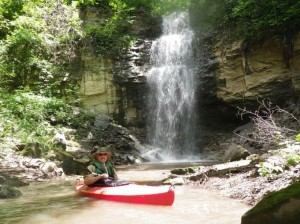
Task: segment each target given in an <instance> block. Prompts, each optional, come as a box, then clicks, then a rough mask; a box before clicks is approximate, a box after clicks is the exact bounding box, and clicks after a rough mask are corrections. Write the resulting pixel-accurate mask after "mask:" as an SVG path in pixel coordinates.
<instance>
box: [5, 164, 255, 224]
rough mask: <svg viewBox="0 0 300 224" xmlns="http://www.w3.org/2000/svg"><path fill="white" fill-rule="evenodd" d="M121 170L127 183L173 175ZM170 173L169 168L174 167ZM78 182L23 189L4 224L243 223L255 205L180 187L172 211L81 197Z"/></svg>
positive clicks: (7, 206)
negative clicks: (245, 215)
mask: <svg viewBox="0 0 300 224" xmlns="http://www.w3.org/2000/svg"><path fill="white" fill-rule="evenodd" d="M151 167H152V169H151V170H149V166H145V165H141V166H136V167H121V168H120V169H119V171H118V173H119V176H120V177H122V178H124V179H127V180H137V181H141V180H143V181H144V180H146V181H151V180H158V179H159V178H162V177H166V176H167V175H168V174H169V173H168V170H167V169H164V167H163V166H157V165H152V166H151ZM168 168H169V167H168ZM75 180H76V177H70V178H68V179H66V180H63V181H62V180H60V181H51V182H42V183H32V184H30V185H29V186H26V187H22V188H20V190H21V191H22V193H23V196H22V197H20V198H18V199H9V200H0V220H1V223H2V224H14V223H18V224H43V223H45V224H69V223H72V224H77V223H78V224H79V223H80V224H82V223H88V224H94V223H95V224H96V223H114V224H124V223H130V224H152V223H155V224H169V223H183V224H184V223H188V224H200V223H205V224H239V223H240V220H241V216H242V215H243V214H244V213H245V212H246V211H247V210H248V209H249V208H250V207H249V206H247V205H245V204H243V203H241V202H239V201H237V200H232V199H228V198H223V197H221V196H219V195H217V194H216V193H214V192H211V191H208V190H204V189H199V188H197V187H192V186H176V187H175V202H174V204H173V205H172V206H152V205H135V204H127V203H118V202H110V201H103V200H96V199H91V198H84V197H80V196H79V195H77V194H76V192H75V189H74V183H75Z"/></svg>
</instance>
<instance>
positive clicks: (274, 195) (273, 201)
mask: <svg viewBox="0 0 300 224" xmlns="http://www.w3.org/2000/svg"><path fill="white" fill-rule="evenodd" d="M299 196H300V182H296V183H294V184H292V185H290V186H288V187H287V188H284V189H281V190H280V191H277V192H271V193H269V194H268V195H267V196H266V197H264V198H263V199H262V200H261V201H260V202H258V203H257V205H256V206H255V207H253V208H252V209H250V210H249V211H248V212H247V213H246V214H245V215H246V216H250V215H254V214H259V213H260V214H263V213H267V212H268V211H270V210H273V209H276V208H279V207H280V205H282V204H283V203H284V202H287V201H289V200H290V199H291V198H294V197H295V198H299Z"/></svg>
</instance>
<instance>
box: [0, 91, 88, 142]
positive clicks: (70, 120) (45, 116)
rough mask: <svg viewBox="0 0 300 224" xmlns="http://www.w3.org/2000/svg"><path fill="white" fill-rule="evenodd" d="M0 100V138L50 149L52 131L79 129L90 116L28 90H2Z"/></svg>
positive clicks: (62, 102)
mask: <svg viewBox="0 0 300 224" xmlns="http://www.w3.org/2000/svg"><path fill="white" fill-rule="evenodd" d="M0 99H1V100H0V106H1V111H0V124H1V125H0V126H1V130H0V135H1V136H10V137H15V138H17V139H20V140H21V141H22V143H34V142H38V143H40V144H42V145H45V146H51V145H52V142H51V140H52V138H53V136H54V132H55V130H58V129H59V128H60V127H62V126H69V127H73V128H78V127H82V125H84V124H85V122H86V121H88V120H89V119H90V118H91V117H92V116H93V115H90V114H87V113H84V112H82V111H80V109H79V108H76V107H73V106H71V105H69V104H66V103H65V102H64V101H63V100H60V99H57V98H49V97H44V96H41V95H35V94H34V93H32V92H30V91H16V92H15V93H14V94H11V93H7V92H3V91H1V92H0Z"/></svg>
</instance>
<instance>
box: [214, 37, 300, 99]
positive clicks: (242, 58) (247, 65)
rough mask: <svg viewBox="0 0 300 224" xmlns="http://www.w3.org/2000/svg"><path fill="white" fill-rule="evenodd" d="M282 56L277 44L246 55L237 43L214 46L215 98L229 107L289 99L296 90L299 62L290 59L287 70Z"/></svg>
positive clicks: (271, 43) (253, 48) (268, 42)
mask: <svg viewBox="0 0 300 224" xmlns="http://www.w3.org/2000/svg"><path fill="white" fill-rule="evenodd" d="M297 42H300V40H297ZM297 42H296V43H297ZM296 47H297V45H296ZM282 52H283V49H282V46H281V44H280V43H279V42H276V41H271V40H269V41H266V42H265V43H263V44H262V45H256V46H253V47H252V48H251V49H248V51H247V52H246V53H243V50H242V44H241V43H239V42H235V43H233V44H231V45H223V44H222V43H221V42H220V41H218V42H216V44H215V45H214V46H213V55H214V57H215V60H217V61H218V65H219V66H218V68H217V69H216V71H215V77H216V85H217V89H216V96H217V98H218V99H219V100H221V101H223V102H225V103H226V104H233V105H239V104H241V103H243V104H248V103H251V102H255V101H256V100H257V99H262V98H269V99H270V100H271V101H273V102H276V103H282V102H283V101H285V100H287V99H289V98H292V97H293V95H294V90H297V89H299V71H300V70H299V65H298V64H299V63H297V62H296V61H297V60H299V59H300V58H299V56H298V59H297V58H292V60H291V61H292V63H291V64H290V67H289V66H288V65H287V64H286V63H285V62H284V60H283V53H282Z"/></svg>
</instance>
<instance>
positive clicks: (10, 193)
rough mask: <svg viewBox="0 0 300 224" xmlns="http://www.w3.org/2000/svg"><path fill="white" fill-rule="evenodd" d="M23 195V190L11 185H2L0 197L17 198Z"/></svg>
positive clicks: (0, 186)
mask: <svg viewBox="0 0 300 224" xmlns="http://www.w3.org/2000/svg"><path fill="white" fill-rule="evenodd" d="M21 195H22V192H21V191H20V190H19V189H17V188H15V187H11V186H6V185H0V199H7V198H17V197H20V196H21Z"/></svg>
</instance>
